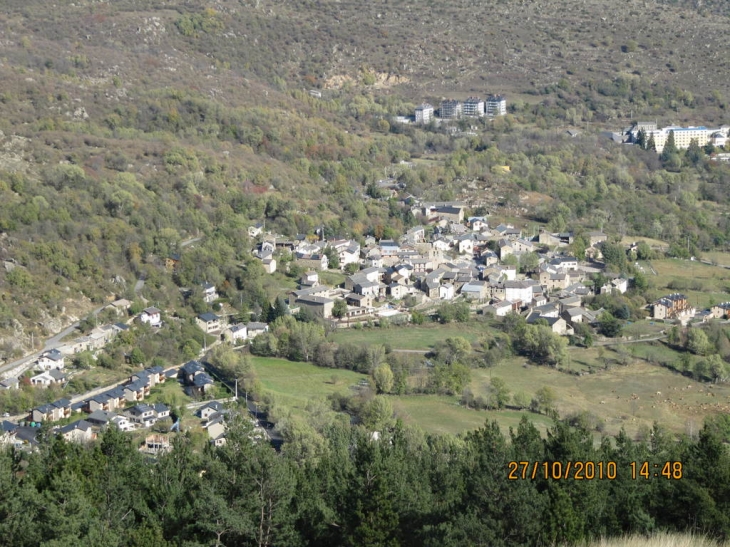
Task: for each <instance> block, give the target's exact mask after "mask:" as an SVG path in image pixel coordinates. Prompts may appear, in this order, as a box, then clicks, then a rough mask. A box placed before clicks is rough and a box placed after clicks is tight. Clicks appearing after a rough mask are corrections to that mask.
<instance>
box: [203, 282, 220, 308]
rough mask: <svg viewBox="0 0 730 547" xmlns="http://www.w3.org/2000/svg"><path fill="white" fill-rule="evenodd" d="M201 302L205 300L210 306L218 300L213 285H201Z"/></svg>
mask: <svg viewBox="0 0 730 547" xmlns="http://www.w3.org/2000/svg"><path fill="white" fill-rule="evenodd" d="M202 287H203V300H205V301H206V302H207V303H208V304H212V303H213V302H215V301H216V300H217V299H218V293H217V292H216V290H215V285H213V283H208V282H207V281H206V282H205V283H203V285H202Z"/></svg>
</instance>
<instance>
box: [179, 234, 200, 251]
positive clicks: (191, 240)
mask: <svg viewBox="0 0 730 547" xmlns="http://www.w3.org/2000/svg"><path fill="white" fill-rule="evenodd" d="M201 239H203V236H200V237H194V238H192V239H188V240H187V241H183V242H182V243H180V248H183V247H187V246H188V245H191V244H193V243H195V242H196V241H200V240H201Z"/></svg>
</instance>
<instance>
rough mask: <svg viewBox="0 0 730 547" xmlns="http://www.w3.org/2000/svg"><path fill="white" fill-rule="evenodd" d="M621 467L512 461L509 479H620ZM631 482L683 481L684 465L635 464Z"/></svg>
mask: <svg viewBox="0 0 730 547" xmlns="http://www.w3.org/2000/svg"><path fill="white" fill-rule="evenodd" d="M618 469H619V467H618V465H617V464H616V462H614V461H608V462H591V461H586V462H584V461H569V462H538V461H533V462H530V461H519V462H517V461H511V462H509V463H508V476H507V478H508V479H509V480H525V479H532V480H535V479H538V478H542V479H552V480H564V479H572V480H594V479H599V480H604V479H607V480H615V479H616V478H617V477H618ZM627 471H629V472H630V477H631V479H634V480H636V479H650V478H652V477H656V478H660V477H661V478H665V479H670V480H671V479H674V480H679V479H681V478H682V475H683V467H682V462H669V461H665V462H661V463H651V462H646V461H645V462H631V463H630V464H629V469H628V470H627Z"/></svg>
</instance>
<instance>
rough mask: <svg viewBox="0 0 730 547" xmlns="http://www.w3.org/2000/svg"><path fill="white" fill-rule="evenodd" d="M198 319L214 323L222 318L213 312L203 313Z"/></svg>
mask: <svg viewBox="0 0 730 547" xmlns="http://www.w3.org/2000/svg"><path fill="white" fill-rule="evenodd" d="M198 319H201V320H203V321H205V322H206V323H212V322H213V321H218V320H219V319H220V317H218V316H217V315H216V314H214V313H211V312H206V313H201V314H200V315H198Z"/></svg>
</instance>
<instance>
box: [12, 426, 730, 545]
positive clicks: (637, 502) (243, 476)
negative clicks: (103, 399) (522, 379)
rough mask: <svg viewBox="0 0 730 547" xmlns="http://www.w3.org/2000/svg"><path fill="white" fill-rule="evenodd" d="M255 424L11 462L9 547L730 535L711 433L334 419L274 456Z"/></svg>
mask: <svg viewBox="0 0 730 547" xmlns="http://www.w3.org/2000/svg"><path fill="white" fill-rule="evenodd" d="M249 427H250V426H247V424H243V423H238V424H236V423H232V424H231V427H230V428H229V432H228V442H227V444H226V445H225V446H224V447H221V448H217V449H212V450H209V451H206V452H205V453H203V454H199V453H196V452H194V451H191V449H190V441H189V439H188V438H186V437H184V436H183V437H179V438H178V439H177V441H176V445H175V448H174V450H173V451H172V452H171V453H169V454H167V455H162V456H160V457H159V458H158V459H157V460H156V461H146V460H145V459H144V457H143V456H141V455H140V454H139V453H138V452H137V451H136V450H135V448H134V447H132V446H130V444H129V442H128V439H127V438H126V437H124V436H123V435H122V434H121V433H118V432H116V431H115V430H111V431H109V432H107V433H106V434H105V435H104V437H103V439H102V440H101V441H100V442H99V443H98V444H97V445H95V446H94V447H93V448H92V449H88V448H84V447H81V446H79V445H73V444H66V443H65V442H64V441H63V440H60V439H55V440H54V439H51V440H49V441H48V442H47V443H46V444H44V445H43V446H42V448H41V451H40V453H38V454H30V455H28V454H23V453H8V452H3V453H1V454H0V474H1V475H2V480H3V485H4V488H3V491H2V494H0V512H1V514H2V519H1V520H0V531H2V534H0V544H1V545H8V546H12V547H21V546H25V545H28V546H35V545H40V544H48V545H71V544H78V542H79V541H80V542H81V543H82V544H86V543H89V544H95V545H105V546H110V547H111V546H115V545H135V546H149V547H152V546H154V547H161V546H164V545H186V546H191V547H192V546H197V545H201V546H202V545H226V546H244V545H257V546H265V545H287V546H296V545H312V546H314V545H352V546H355V545H357V546H376V545H393V546H396V545H402V546H407V545H412V546H414V547H415V546H419V547H420V546H431V545H433V546H436V545H439V546H442V545H448V546H451V545H454V546H455V545H484V546H487V545H488V546H490V547H499V546H536V545H556V544H563V543H572V542H575V541H580V540H583V539H593V538H598V537H601V536H606V535H611V536H612V535H617V534H621V533H622V532H627V533H637V534H650V533H651V532H652V531H653V530H655V529H669V530H693V531H695V532H705V533H708V534H710V535H711V536H713V537H723V536H724V537H727V535H728V533H730V523H729V522H728V509H730V507H728V491H729V489H730V476H729V475H728V470H730V461H728V455H727V453H726V452H724V449H723V447H722V444H721V442H720V441H719V440H718V438H717V437H716V436H715V434H714V433H713V431H712V430H711V429H710V428H707V429H705V430H704V431H703V432H702V434H701V435H700V438H699V441H697V442H690V441H685V442H683V443H681V444H679V445H677V444H675V443H674V442H672V441H670V440H669V438H668V437H667V436H666V435H665V433H664V432H663V431H662V430H661V428H655V429H654V431H653V432H652V433H653V434H652V437H651V442H650V443H648V444H633V443H632V442H631V441H629V440H628V439H626V437H625V436H619V437H618V438H617V439H615V446H614V444H613V443H611V442H609V441H608V440H606V441H605V442H604V443H602V445H601V446H600V447H599V448H594V445H593V439H592V437H591V435H590V434H589V433H588V432H586V431H584V430H581V429H574V428H571V427H569V426H567V425H566V424H561V423H558V424H556V425H555V427H554V428H553V429H552V430H551V431H550V434H549V435H548V437H547V439H541V438H540V436H539V434H538V432H537V430H536V429H534V427H533V426H531V425H530V424H529V423H527V422H526V421H525V422H523V423H521V424H520V426H519V427H518V428H517V429H516V430H515V431H513V432H512V433H511V435H510V438H509V439H506V438H505V437H504V436H503V435H502V434H501V433H500V432H499V428H498V426H497V425H496V423H494V424H487V425H485V426H484V427H483V428H481V429H479V430H477V431H474V432H473V433H471V434H469V435H467V436H466V437H465V438H464V439H455V438H445V437H430V436H424V435H423V434H421V433H419V432H417V431H415V430H411V429H408V428H404V427H402V426H401V425H396V426H395V427H394V428H393V430H392V432H388V433H386V432H384V433H383V436H382V438H381V439H380V440H374V439H373V438H372V437H371V434H370V433H369V432H367V431H365V430H364V429H359V428H351V427H350V426H349V425H337V424H333V425H332V426H331V427H329V428H328V433H327V442H326V443H325V444H324V445H323V446H320V447H319V448H318V449H317V450H316V451H315V452H314V453H310V452H306V453H305V452H299V451H298V450H297V447H298V446H299V445H297V443H293V444H287V445H285V447H284V453H283V454H282V455H281V456H277V455H276V453H275V452H274V451H273V449H271V448H270V447H269V446H268V445H262V444H258V445H255V444H252V442H251V441H250V439H249V438H248V435H249V433H250V430H249ZM515 460H516V461H529V463H530V465H531V466H532V462H540V464H539V465H540V467H539V469H540V472H539V473H538V474H537V477H536V478H535V479H532V478H531V476H530V473H531V471H530V472H528V474H527V475H526V478H524V479H523V478H522V475H521V473H522V472H520V473H517V474H516V476H517V477H519V478H517V479H516V480H510V478H509V473H510V465H509V462H510V461H515ZM543 461H547V462H551V463H550V469H551V470H552V469H553V467H552V462H554V461H558V462H567V461H573V462H579V461H581V462H596V465H598V463H597V462H603V463H604V464H605V465H606V466H607V467H604V468H603V469H604V471H603V472H604V473H608V472H609V469H610V467H609V466H608V464H609V462H614V463H615V467H616V475H615V478H613V479H610V478H608V475H605V476H604V478H603V479H600V478H599V477H598V471H597V469H598V467H596V468H595V469H596V471H595V473H596V474H595V475H593V476H594V478H593V479H592V480H589V479H588V478H585V479H583V480H580V479H579V480H576V479H574V478H573V473H572V472H569V475H570V478H567V479H565V478H563V479H552V478H551V479H548V480H545V479H544V478H543V477H541V476H540V474H542V463H541V462H543ZM644 461H647V462H649V465H650V466H651V467H650V469H651V474H650V475H649V478H645V477H644V476H642V475H641V465H642V463H643V462H644ZM667 461H669V462H681V465H680V467H676V464H674V463H673V464H672V467H671V469H673V473H674V475H673V478H672V477H668V476H666V475H665V476H662V474H661V471H660V470H662V469H663V468H664V465H665V462H667ZM632 462H639V463H638V467H637V468H636V477H637V478H632V472H631V469H632V467H631V463H632ZM654 464H657V466H658V467H657V468H656V469H655V468H654V467H653V465H654ZM680 468H681V472H680ZM530 469H532V467H530ZM655 472H656V474H657V476H654V473H655ZM550 473H552V471H550ZM680 475H681V478H680Z"/></svg>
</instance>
